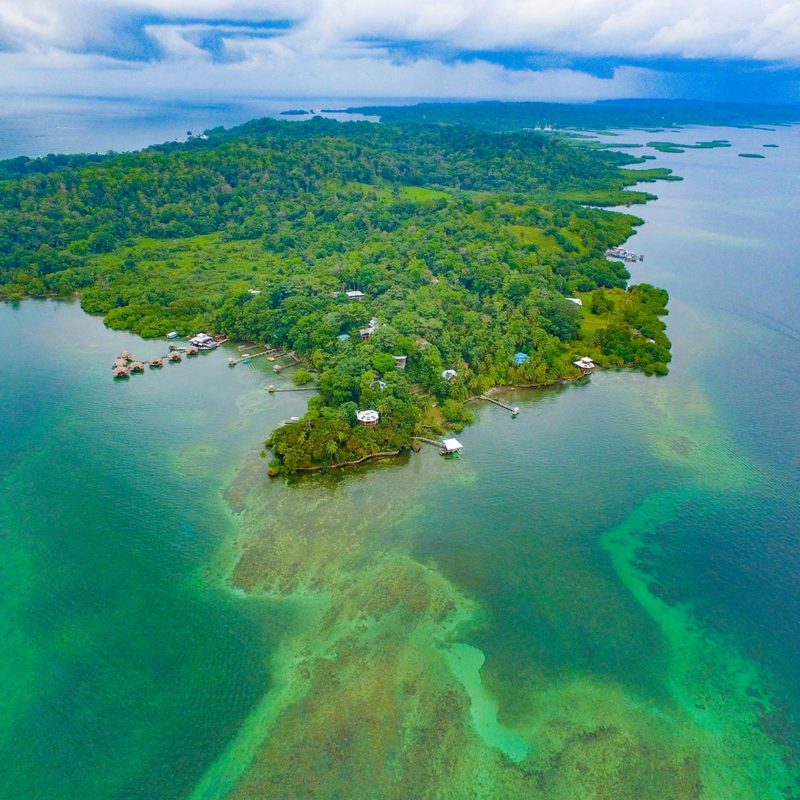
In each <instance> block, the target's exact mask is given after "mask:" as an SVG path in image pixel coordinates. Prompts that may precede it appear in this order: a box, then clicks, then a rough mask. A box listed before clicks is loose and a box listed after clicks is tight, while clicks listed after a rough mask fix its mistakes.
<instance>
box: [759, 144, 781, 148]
mask: <svg viewBox="0 0 800 800" xmlns="http://www.w3.org/2000/svg"><path fill="white" fill-rule="evenodd" d="M761 146H762V147H780V145H779V144H762V145H761Z"/></svg>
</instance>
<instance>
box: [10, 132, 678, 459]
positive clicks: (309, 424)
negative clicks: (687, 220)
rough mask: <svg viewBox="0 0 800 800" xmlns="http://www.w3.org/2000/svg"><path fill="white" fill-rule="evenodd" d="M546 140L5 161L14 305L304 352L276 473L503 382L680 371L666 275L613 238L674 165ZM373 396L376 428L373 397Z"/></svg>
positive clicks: (248, 135)
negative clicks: (66, 305)
mask: <svg viewBox="0 0 800 800" xmlns="http://www.w3.org/2000/svg"><path fill="white" fill-rule="evenodd" d="M643 161H644V159H641V158H635V157H633V156H631V155H628V154H622V153H618V152H610V151H606V150H591V149H587V148H583V147H576V146H574V145H572V144H570V143H569V142H568V141H565V140H561V139H558V138H554V137H552V136H544V135H540V134H538V133H536V132H531V131H524V132H514V133H494V132H488V131H481V130H476V129H474V128H471V127H467V126H460V125H446V126H443V125H416V124H415V125H386V124H381V125H376V124H373V123H368V122H358V123H356V122H348V123H340V122H335V121H332V120H324V119H321V118H315V119H313V120H310V121H308V122H282V121H276V120H269V119H264V120H255V121H253V122H250V123H247V124H245V125H242V126H240V127H238V128H234V129H230V130H226V129H222V128H219V129H214V130H209V131H206V133H205V134H204V136H203V137H193V138H191V139H190V140H189V141H187V142H185V143H169V144H164V145H158V146H154V147H151V148H148V149H146V150H143V151H140V152H133V153H123V154H119V153H110V154H107V155H74V156H67V155H62V156H47V157H45V158H40V159H28V158H24V157H23V158H17V159H13V160H10V161H5V162H2V163H0V219H1V220H2V231H3V233H2V235H0V298H2V299H18V298H21V297H25V296H67V295H71V294H74V293H78V294H79V295H80V299H81V304H82V306H83V308H84V309H85V310H86V311H87V312H89V313H93V314H102V315H103V316H104V319H105V322H106V324H107V325H108V326H110V327H112V328H117V329H127V330H132V331H135V332H137V333H139V334H141V335H142V336H146V337H160V336H164V335H165V334H166V333H167V332H168V331H171V330H175V331H179V332H180V333H183V334H190V333H195V332H196V331H198V330H212V331H219V332H221V333H224V334H226V335H228V336H230V337H231V338H235V339H241V340H250V341H259V342H270V343H272V344H274V345H279V346H282V347H286V348H291V349H292V350H293V351H294V352H295V353H297V354H298V355H299V356H300V357H301V358H302V359H303V360H304V362H305V367H304V369H303V370H302V371H298V372H299V375H298V380H299V381H301V382H302V381H308V380H310V379H312V378H313V377H315V376H316V378H317V387H318V394H316V395H315V396H314V397H312V398H311V400H310V402H309V408H308V412H307V413H306V415H305V416H304V417H303V418H302V419H300V420H298V421H294V422H290V423H288V424H286V425H284V426H282V427H281V428H279V429H277V430H276V431H274V432H273V433H272V434H271V436H270V438H269V440H268V444H269V447H270V448H271V449H272V453H273V461H272V462H271V465H270V470H271V472H272V473H273V474H276V473H278V472H281V471H283V472H287V473H292V472H296V471H300V470H306V469H315V468H320V467H325V466H329V465H335V464H336V465H338V464H342V463H348V462H353V461H360V460H363V459H365V458H367V457H370V456H372V455H374V454H383V453H387V452H398V451H401V450H404V449H407V448H409V447H411V446H412V443H413V440H414V437H416V436H419V435H424V434H426V433H428V434H430V432H435V433H439V432H441V431H443V430H445V429H446V428H449V429H458V427H459V426H463V425H464V424H465V423H467V422H469V421H470V419H471V413H470V410H469V408H468V406H467V401H468V400H469V399H470V398H472V397H474V396H475V395H477V394H480V393H482V392H485V391H487V390H488V389H490V388H491V387H492V386H496V385H524V386H532V385H543V384H548V383H553V382H556V381H559V380H563V379H571V378H576V377H580V376H581V374H582V373H581V370H580V369H579V368H578V367H576V366H575V365H574V363H573V362H575V361H576V360H577V359H579V358H581V357H588V358H590V359H591V360H592V361H593V362H594V363H596V364H598V365H600V366H603V367H623V366H625V367H636V368H640V369H643V370H644V371H645V372H648V373H657V374H665V373H666V372H667V369H668V367H667V364H668V363H669V361H670V342H669V340H668V338H667V336H666V334H665V324H664V322H663V321H662V317H663V316H664V315H665V314H666V313H667V311H666V305H667V300H668V296H667V293H666V291H664V290H663V289H658V288H656V287H653V286H651V285H649V284H641V285H635V286H629V285H628V279H629V277H630V274H629V272H628V271H627V269H626V268H625V265H624V263H623V262H622V261H621V260H617V259H615V258H613V257H608V256H609V254H610V255H614V254H615V252H618V251H614V250H613V248H614V247H615V246H617V245H619V244H621V243H622V242H624V241H625V240H627V239H628V238H629V237H630V236H631V235H632V234H633V233H634V232H635V227H636V226H637V225H638V224H640V223H641V220H639V219H638V218H637V217H635V216H633V215H631V214H629V213H620V212H616V211H609V210H605V209H603V208H601V206H614V205H622V204H624V205H626V206H629V205H631V204H635V203H642V202H646V201H647V200H648V199H651V198H652V197H653V195H651V194H649V193H646V192H641V191H629V190H628V189H627V187H628V186H631V185H633V184H634V183H641V182H653V181H656V180H660V179H669V178H673V179H674V176H671V175H670V172H669V170H665V169H630V167H631V166H632V165H635V164H641V163H642V162H643ZM365 409H366V410H371V411H375V412H377V415H376V416H375V417H370V420H369V421H368V424H361V422H364V419H363V416H362V417H361V418H360V416H359V412H360V411H363V410H365Z"/></svg>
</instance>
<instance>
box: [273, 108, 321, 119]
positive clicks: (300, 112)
mask: <svg viewBox="0 0 800 800" xmlns="http://www.w3.org/2000/svg"><path fill="white" fill-rule="evenodd" d="M313 113H314V112H313V111H306V110H304V109H302V108H289V109H287V110H286V111H281V112H280V114H281V116H284V117H305V116H308V115H309V114H313Z"/></svg>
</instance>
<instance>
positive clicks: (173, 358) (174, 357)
mask: <svg viewBox="0 0 800 800" xmlns="http://www.w3.org/2000/svg"><path fill="white" fill-rule="evenodd" d="M180 360H181V354H180V353H179V352H178V351H177V350H171V351H170V354H169V355H168V356H167V361H168V362H169V363H170V364H177V363H178V362H179V361H180Z"/></svg>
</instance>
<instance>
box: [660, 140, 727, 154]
mask: <svg viewBox="0 0 800 800" xmlns="http://www.w3.org/2000/svg"><path fill="white" fill-rule="evenodd" d="M647 146H648V147H652V148H653V150H658V152H659V153H683V152H685V151H686V150H713V149H714V148H716V147H730V146H731V143H730V142H729V141H728V140H727V139H711V141H708V142H695V143H694V144H682V143H679V142H648V143H647Z"/></svg>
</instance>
